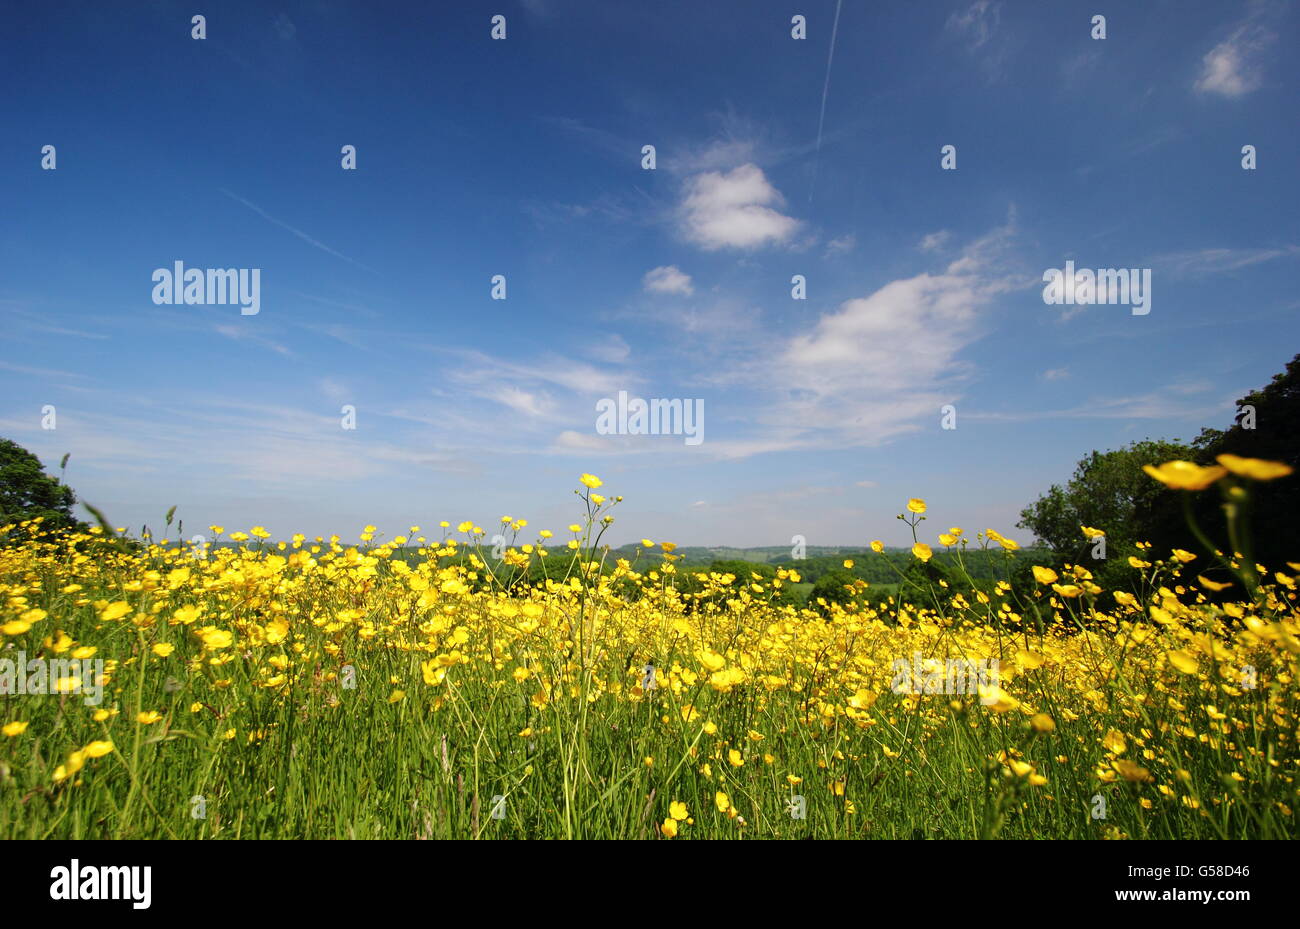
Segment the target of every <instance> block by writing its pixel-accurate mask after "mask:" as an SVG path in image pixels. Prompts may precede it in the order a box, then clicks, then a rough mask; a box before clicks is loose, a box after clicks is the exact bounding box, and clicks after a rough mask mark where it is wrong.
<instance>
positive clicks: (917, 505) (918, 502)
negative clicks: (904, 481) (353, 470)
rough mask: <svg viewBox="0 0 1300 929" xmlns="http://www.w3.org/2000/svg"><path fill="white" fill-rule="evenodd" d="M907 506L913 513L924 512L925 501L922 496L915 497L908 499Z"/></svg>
mask: <svg viewBox="0 0 1300 929" xmlns="http://www.w3.org/2000/svg"><path fill="white" fill-rule="evenodd" d="M907 508H908V509H909V510H911V511H912V512H913V513H924V512H925V501H924V500H922V499H921V498H920V497H913V498H912V499H910V500H908V501H907Z"/></svg>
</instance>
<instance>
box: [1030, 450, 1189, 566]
mask: <svg viewBox="0 0 1300 929" xmlns="http://www.w3.org/2000/svg"><path fill="white" fill-rule="evenodd" d="M1194 453H1195V449H1194V448H1193V447H1192V446H1189V445H1184V444H1182V443H1180V442H1170V441H1166V440H1164V439H1144V440H1142V441H1140V442H1133V443H1131V444H1129V445H1127V446H1125V447H1123V448H1118V449H1114V450H1112V451H1106V452H1098V451H1094V452H1092V453H1091V454H1090V455H1088V457H1086V458H1084V459H1082V460H1081V461H1080V462H1079V464H1078V466H1077V467H1076V468H1075V471H1074V476H1073V477H1071V478H1070V480H1069V482H1068V483H1067V484H1066V485H1065V486H1064V487H1061V486H1060V485H1057V484H1053V485H1052V486H1051V487H1050V488H1049V489H1048V491H1047V493H1045V494H1043V496H1041V497H1039V498H1038V499H1037V500H1035V501H1034V502H1033V503H1032V504H1030V505H1029V506H1028V507H1026V508H1025V509H1024V510H1022V511H1021V512H1020V522H1019V523H1017V525H1019V526H1020V527H1021V528H1022V529H1028V530H1030V531H1031V532H1033V534H1034V535H1036V536H1037V537H1038V538H1039V539H1041V540H1042V541H1043V542H1045V543H1046V544H1047V545H1048V546H1049V547H1050V548H1051V549H1052V550H1053V551H1054V552H1055V553H1056V555H1057V557H1058V560H1059V562H1061V563H1065V562H1069V563H1072V564H1079V565H1083V566H1084V567H1086V568H1088V570H1090V571H1092V572H1093V573H1094V575H1096V578H1097V582H1098V583H1099V584H1101V586H1103V587H1105V588H1107V589H1108V590H1115V589H1120V588H1126V587H1128V586H1129V584H1130V582H1131V581H1132V573H1133V570H1134V569H1133V568H1131V567H1130V566H1129V563H1128V557H1129V556H1130V555H1134V554H1137V548H1136V546H1135V545H1134V543H1136V542H1148V541H1152V539H1151V535H1152V528H1153V524H1155V523H1158V524H1159V525H1160V526H1161V527H1162V532H1161V537H1162V538H1161V541H1162V544H1163V543H1164V542H1167V541H1168V539H1169V538H1170V537H1171V536H1170V535H1168V534H1167V533H1170V532H1173V529H1172V526H1171V525H1170V518H1171V517H1170V514H1172V513H1174V512H1175V507H1176V506H1177V501H1176V500H1175V499H1174V495H1173V492H1172V491H1170V490H1167V489H1166V488H1165V487H1164V486H1163V485H1161V484H1160V483H1158V482H1156V481H1153V480H1152V479H1151V478H1150V477H1148V476H1147V474H1146V473H1145V472H1144V471H1143V470H1142V466H1143V465H1147V464H1149V465H1159V464H1162V463H1163V462H1166V461H1171V460H1173V459H1176V458H1182V459H1190V458H1191V457H1192V456H1193V454H1194ZM1083 526H1087V527H1088V528H1090V529H1100V530H1101V531H1102V532H1104V533H1105V536H1106V542H1105V558H1104V559H1097V558H1094V557H1093V555H1094V552H1095V551H1096V543H1095V542H1093V541H1090V540H1089V539H1087V538H1085V537H1084V534H1083V530H1082V527H1083ZM1183 534H1184V535H1190V533H1188V532H1187V530H1186V529H1185V528H1184V530H1183ZM1165 554H1167V552H1165Z"/></svg>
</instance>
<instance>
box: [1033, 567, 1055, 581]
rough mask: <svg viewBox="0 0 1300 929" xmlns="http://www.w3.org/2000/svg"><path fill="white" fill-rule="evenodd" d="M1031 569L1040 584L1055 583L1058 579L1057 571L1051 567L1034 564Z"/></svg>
mask: <svg viewBox="0 0 1300 929" xmlns="http://www.w3.org/2000/svg"><path fill="white" fill-rule="evenodd" d="M1031 570H1032V571H1033V572H1034V580H1036V581H1038V583H1040V584H1044V585H1046V584H1055V583H1056V582H1057V580H1058V576H1057V573H1056V572H1055V571H1053V570H1052V569H1051V568H1044V567H1042V566H1041V565H1034V566H1033V568H1032V569H1031Z"/></svg>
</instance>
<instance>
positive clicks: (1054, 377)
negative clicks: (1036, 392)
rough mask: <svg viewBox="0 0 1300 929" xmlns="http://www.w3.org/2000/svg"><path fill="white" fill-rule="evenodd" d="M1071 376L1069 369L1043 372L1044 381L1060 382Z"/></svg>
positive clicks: (1052, 369) (1053, 369) (1054, 369)
mask: <svg viewBox="0 0 1300 929" xmlns="http://www.w3.org/2000/svg"><path fill="white" fill-rule="evenodd" d="M1069 376H1070V369H1069V368H1051V369H1049V370H1047V371H1044V372H1043V380H1045V381H1059V380H1061V379H1063V378H1067V377H1069Z"/></svg>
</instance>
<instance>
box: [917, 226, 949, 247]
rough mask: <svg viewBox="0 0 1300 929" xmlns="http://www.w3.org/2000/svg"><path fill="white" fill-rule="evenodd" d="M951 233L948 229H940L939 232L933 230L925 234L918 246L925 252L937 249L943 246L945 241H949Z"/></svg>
mask: <svg viewBox="0 0 1300 929" xmlns="http://www.w3.org/2000/svg"><path fill="white" fill-rule="evenodd" d="M950 235H951V233H950V232H948V230H947V229H940V230H939V231H938V232H931V233H930V234H929V235H927V236H924V237H923V238H922V239H921V241H920V242H919V243H918V244H917V246H916V247H917V248H919V249H920V250H921V251H923V252H933V251H935V250H937V249H940V248H943V246H944V243H945V242H947V241H948V237H949V236H950Z"/></svg>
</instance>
